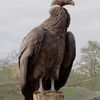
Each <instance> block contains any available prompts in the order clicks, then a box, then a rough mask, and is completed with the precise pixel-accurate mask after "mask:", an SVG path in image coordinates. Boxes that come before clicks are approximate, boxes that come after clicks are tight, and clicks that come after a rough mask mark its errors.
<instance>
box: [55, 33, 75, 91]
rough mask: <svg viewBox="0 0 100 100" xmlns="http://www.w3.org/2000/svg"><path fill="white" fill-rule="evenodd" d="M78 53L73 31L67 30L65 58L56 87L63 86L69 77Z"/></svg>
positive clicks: (57, 88)
mask: <svg viewBox="0 0 100 100" xmlns="http://www.w3.org/2000/svg"><path fill="white" fill-rule="evenodd" d="M75 55H76V46H75V38H74V35H73V33H72V32H67V33H66V37H65V52H64V59H63V62H62V64H61V67H60V72H59V79H58V80H57V81H56V82H55V89H56V90H59V89H60V88H61V87H63V86H64V85H65V84H66V82H67V80H68V77H69V74H70V71H71V68H72V65H73V61H74V59H75Z"/></svg>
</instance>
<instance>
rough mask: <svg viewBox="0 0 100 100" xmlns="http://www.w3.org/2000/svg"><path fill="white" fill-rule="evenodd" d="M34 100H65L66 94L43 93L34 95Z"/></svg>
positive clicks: (58, 92)
mask: <svg viewBox="0 0 100 100" xmlns="http://www.w3.org/2000/svg"><path fill="white" fill-rule="evenodd" d="M33 97H34V100H64V94H63V93H62V92H60V91H57V92H52V91H43V92H35V93H34V94H33Z"/></svg>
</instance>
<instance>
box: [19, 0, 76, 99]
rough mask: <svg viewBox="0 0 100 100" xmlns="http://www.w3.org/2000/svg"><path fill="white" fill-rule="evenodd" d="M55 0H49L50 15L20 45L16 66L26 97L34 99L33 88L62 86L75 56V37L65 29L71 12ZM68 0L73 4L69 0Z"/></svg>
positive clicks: (54, 88) (57, 87)
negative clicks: (53, 0)
mask: <svg viewBox="0 0 100 100" xmlns="http://www.w3.org/2000/svg"><path fill="white" fill-rule="evenodd" d="M69 1H70V2H69ZM55 4H56V3H54V2H53V3H52V7H51V9H50V11H49V12H50V17H49V18H48V19H47V20H45V21H44V22H43V23H42V24H41V25H40V26H38V27H36V28H34V29H33V30H32V31H31V32H30V33H29V34H27V36H26V37H25V38H24V39H23V41H22V44H21V47H20V56H19V67H20V77H21V87H22V93H23V95H24V97H25V100H33V92H34V91H37V90H39V91H41V90H42V89H44V90H49V89H51V90H53V91H55V90H59V89H60V88H61V87H62V86H64V85H65V83H66V81H67V79H68V77H69V74H70V71H71V68H72V64H73V61H74V59H75V39H74V36H73V34H72V33H71V32H67V28H68V26H69V24H70V15H69V13H68V11H67V10H66V9H65V8H63V7H62V6H63V5H60V4H59V5H55ZM66 4H67V3H66ZM68 4H69V5H72V4H73V2H72V0H68Z"/></svg>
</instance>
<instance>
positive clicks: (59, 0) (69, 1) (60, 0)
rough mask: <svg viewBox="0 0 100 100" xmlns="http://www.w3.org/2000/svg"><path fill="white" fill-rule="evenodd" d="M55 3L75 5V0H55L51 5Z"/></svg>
mask: <svg viewBox="0 0 100 100" xmlns="http://www.w3.org/2000/svg"><path fill="white" fill-rule="evenodd" d="M53 5H60V6H64V5H75V2H74V1H73V0H53V2H52V4H51V6H53Z"/></svg>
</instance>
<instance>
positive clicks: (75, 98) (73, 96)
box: [62, 87, 91, 100]
mask: <svg viewBox="0 0 100 100" xmlns="http://www.w3.org/2000/svg"><path fill="white" fill-rule="evenodd" d="M62 91H63V92H64V95H65V100H87V98H88V97H89V95H90V93H91V92H90V91H88V90H87V89H84V88H81V87H68V88H63V89H62Z"/></svg>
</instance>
